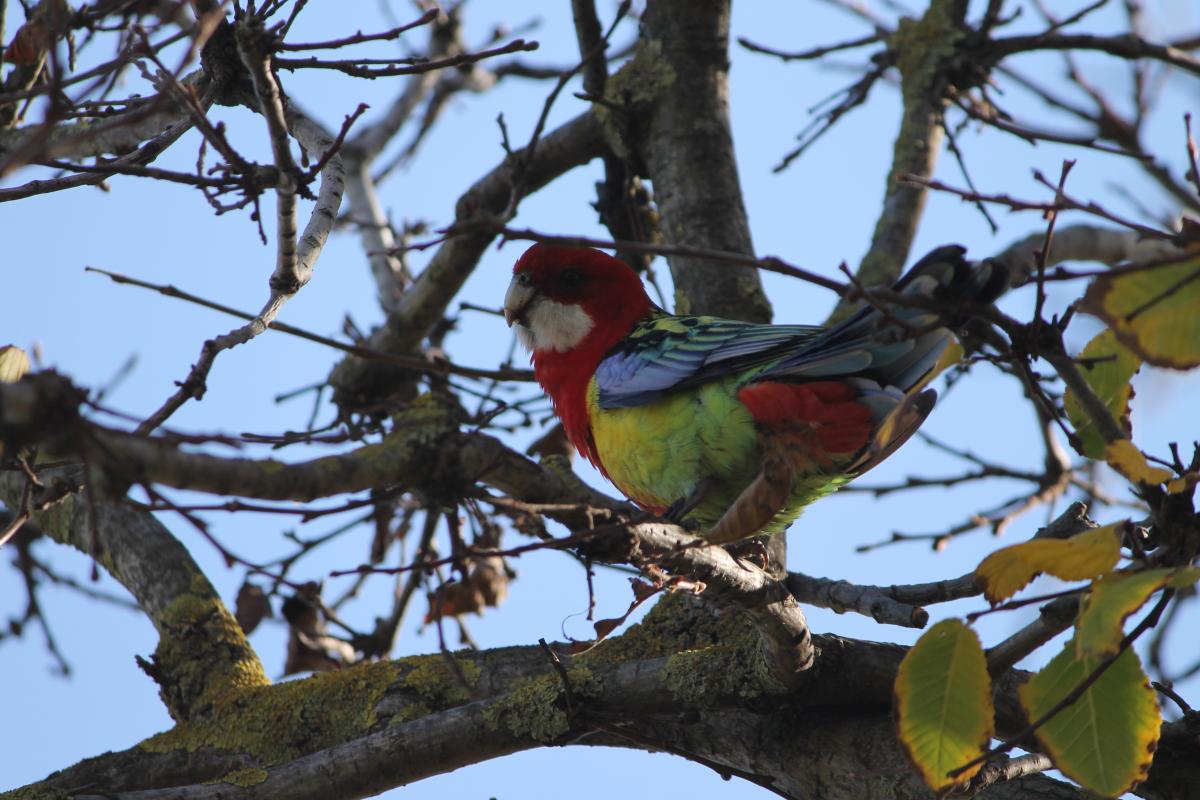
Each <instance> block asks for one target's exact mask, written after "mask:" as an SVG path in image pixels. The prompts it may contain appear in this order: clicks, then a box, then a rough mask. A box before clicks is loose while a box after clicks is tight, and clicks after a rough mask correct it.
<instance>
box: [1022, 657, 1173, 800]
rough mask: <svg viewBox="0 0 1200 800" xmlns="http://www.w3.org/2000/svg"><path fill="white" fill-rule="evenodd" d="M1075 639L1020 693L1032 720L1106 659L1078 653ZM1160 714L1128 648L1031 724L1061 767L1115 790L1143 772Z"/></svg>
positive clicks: (1098, 787)
mask: <svg viewBox="0 0 1200 800" xmlns="http://www.w3.org/2000/svg"><path fill="white" fill-rule="evenodd" d="M1075 653H1076V645H1075V642H1074V640H1072V641H1070V642H1067V645H1066V647H1064V648H1063V651H1062V652H1061V653H1059V654H1058V655H1057V656H1055V657H1054V659H1053V660H1052V661H1051V662H1050V663H1049V664H1047V665H1046V666H1045V667H1043V668H1042V670H1041V671H1040V672H1039V673H1037V674H1036V675H1034V676H1033V677H1032V678H1030V679H1029V680H1028V681H1027V682H1026V683H1024V684H1023V685H1022V686H1021V687H1020V689H1019V690H1018V692H1017V694H1018V696H1019V697H1020V700H1021V707H1022V708H1023V709H1024V710H1025V715H1026V716H1027V717H1028V718H1029V721H1030V722H1031V723H1032V722H1034V721H1036V720H1038V719H1040V718H1041V717H1042V716H1044V715H1045V714H1046V713H1048V712H1049V711H1050V710H1051V709H1053V708H1054V707H1055V706H1057V705H1058V704H1059V702H1060V701H1062V700H1064V699H1065V698H1066V697H1067V696H1068V695H1069V694H1071V693H1072V692H1073V691H1074V690H1075V689H1076V688H1077V687H1078V686H1080V685H1082V683H1083V681H1084V680H1086V679H1087V678H1088V677H1090V676H1091V675H1092V674H1093V673H1094V672H1095V670H1096V668H1097V667H1099V666H1100V665H1101V663H1103V661H1104V659H1103V658H1077V657H1076V655H1075ZM1161 725H1162V717H1161V716H1160V715H1159V711H1158V700H1157V698H1156V697H1155V696H1154V690H1153V689H1151V688H1150V683H1149V681H1148V680H1147V678H1146V673H1145V672H1143V671H1142V665H1141V662H1140V661H1138V657H1137V654H1136V653H1134V652H1133V650H1132V649H1130V650H1126V651H1125V652H1124V653H1122V654H1121V655H1120V656H1118V657H1117V659H1116V660H1115V661H1113V663H1112V664H1111V665H1109V667H1108V668H1107V669H1106V670H1105V671H1104V673H1103V674H1101V675H1100V677H1099V678H1097V679H1096V681H1095V682H1094V683H1093V684H1091V686H1089V687H1088V688H1087V689H1086V690H1085V691H1084V692H1083V693H1082V694H1081V695H1080V696H1079V698H1078V699H1077V700H1075V702H1074V703H1072V704H1071V705H1069V706H1067V707H1065V708H1063V709H1062V710H1061V711H1059V712H1058V713H1057V714H1055V715H1054V716H1053V717H1051V718H1050V719H1049V721H1047V722H1046V723H1044V724H1043V725H1041V726H1040V727H1038V728H1037V729H1036V730H1035V731H1034V736H1035V737H1037V740H1038V742H1039V744H1041V747H1042V750H1043V752H1045V753H1046V755H1048V756H1049V757H1050V760H1051V761H1053V762H1054V766H1056V767H1058V769H1060V770H1061V771H1062V772H1063V774H1065V775H1066V776H1067V777H1069V778H1071V779H1072V780H1074V781H1077V782H1078V783H1079V784H1081V785H1082V786H1083V787H1084V788H1085V789H1087V790H1089V791H1091V792H1094V793H1095V794H1098V795H1101V796H1103V797H1118V796H1120V795H1121V794H1123V793H1125V792H1127V791H1129V790H1130V789H1131V788H1133V787H1134V786H1135V785H1136V784H1138V783H1139V782H1141V781H1143V780H1145V779H1146V776H1147V775H1148V774H1149V773H1150V762H1151V759H1152V757H1153V754H1154V749H1155V747H1156V746H1157V744H1158V735H1159V728H1160V727H1161Z"/></svg>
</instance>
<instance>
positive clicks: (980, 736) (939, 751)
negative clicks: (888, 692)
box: [895, 619, 995, 794]
mask: <svg viewBox="0 0 1200 800" xmlns="http://www.w3.org/2000/svg"><path fill="white" fill-rule="evenodd" d="M895 696H896V698H895V708H896V724H897V728H898V731H899V736H900V743H901V744H902V745H903V746H904V752H905V753H907V754H908V757H909V760H910V761H912V763H913V766H914V767H916V769H917V772H918V773H920V775H921V779H922V780H924V781H925V783H926V785H928V786H929V788H930V789H932V790H933V791H934V792H937V793H938V794H942V793H944V792H946V791H947V790H948V789H950V788H951V787H953V786H955V785H957V784H959V783H961V782H963V781H965V780H968V779H970V778H971V776H972V775H974V774H975V773H976V772H978V771H979V768H980V767H981V766H982V764H976V765H975V766H973V767H971V768H970V769H968V770H965V771H963V772H962V773H961V774H959V775H957V776H955V777H954V778H950V777H948V776H947V773H948V772H950V771H951V770H953V769H956V768H958V767H961V766H962V765H964V764H966V763H968V762H970V761H972V760H973V759H975V758H976V757H978V756H980V755H982V754H983V753H984V751H985V750H986V749H987V746H988V742H989V741H990V740H991V738H992V734H993V733H994V732H995V713H994V711H993V709H992V680H991V678H990V677H989V676H988V671H987V660H986V659H985V657H984V654H983V648H982V647H981V646H980V644H979V637H978V636H976V635H975V631H973V630H971V629H970V628H968V627H967V626H966V625H964V624H963V623H962V621H961V620H957V619H947V620H943V621H941V622H939V623H938V624H937V625H934V626H933V627H932V628H930V629H929V630H928V631H926V632H925V633H924V634H923V635H922V636H921V638H920V639H919V640H918V641H917V643H916V644H915V645H913V647H912V649H911V650H909V651H908V654H907V655H905V657H904V661H902V662H901V663H900V671H899V672H898V673H897V675H896V685H895Z"/></svg>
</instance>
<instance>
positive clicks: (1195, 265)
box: [1083, 258, 1200, 369]
mask: <svg viewBox="0 0 1200 800" xmlns="http://www.w3.org/2000/svg"><path fill="white" fill-rule="evenodd" d="M1083 310H1084V311H1087V312H1088V313H1090V314H1095V315H1096V316H1098V317H1100V318H1101V319H1102V320H1104V321H1105V322H1106V323H1108V327H1110V328H1112V330H1113V332H1114V333H1116V335H1117V338H1119V339H1120V340H1121V341H1122V342H1123V343H1124V344H1125V345H1126V346H1127V347H1129V349H1131V350H1133V352H1135V353H1136V354H1137V355H1138V356H1140V357H1141V358H1142V359H1143V360H1144V361H1148V362H1149V363H1151V364H1155V365H1156V366H1160V367H1171V368H1172V369H1189V368H1191V367H1194V366H1197V365H1200V259H1198V258H1190V259H1189V260H1187V261H1184V262H1182V263H1178V264H1164V265H1162V266H1159V267H1154V268H1152V269H1145V270H1138V271H1136V272H1127V273H1124V274H1119V275H1101V276H1100V277H1099V278H1096V280H1094V281H1092V285H1091V286H1089V287H1088V290H1087V293H1086V294H1085V295H1084V297H1083Z"/></svg>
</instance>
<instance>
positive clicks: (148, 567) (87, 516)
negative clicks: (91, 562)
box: [0, 468, 269, 721]
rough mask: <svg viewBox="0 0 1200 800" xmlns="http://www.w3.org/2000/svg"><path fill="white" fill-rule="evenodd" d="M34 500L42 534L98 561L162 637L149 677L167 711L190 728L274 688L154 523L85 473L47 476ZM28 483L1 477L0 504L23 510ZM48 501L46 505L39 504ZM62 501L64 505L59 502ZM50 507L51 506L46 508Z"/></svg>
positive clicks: (207, 587)
mask: <svg viewBox="0 0 1200 800" xmlns="http://www.w3.org/2000/svg"><path fill="white" fill-rule="evenodd" d="M39 478H40V479H41V480H42V482H43V484H45V487H46V488H44V489H39V490H38V491H37V492H35V498H34V502H35V506H37V507H40V506H46V507H45V508H44V510H42V511H41V512H40V513H38V514H36V515H35V520H36V522H37V524H38V526H39V527H40V529H41V530H42V532H43V533H44V534H45V535H46V536H48V537H50V538H51V539H53V540H54V541H57V542H59V543H60V544H66V545H70V546H72V547H74V548H76V549H77V550H80V551H82V552H84V553H87V554H89V555H91V556H93V557H94V558H95V559H96V561H97V563H99V564H100V565H102V566H103V567H104V568H105V569H106V570H108V572H109V573H110V574H111V575H112V576H113V577H114V578H115V579H116V580H117V581H118V582H119V583H120V584H121V585H122V586H124V587H125V588H126V589H128V590H129V592H130V593H131V594H132V595H133V596H134V598H135V599H136V600H137V603H138V606H139V607H141V609H142V611H143V612H145V614H146V616H147V617H149V618H150V621H151V622H152V623H153V624H154V627H155V629H156V630H157V631H158V634H159V643H158V647H157V648H156V649H155V652H154V658H153V663H152V664H150V665H147V667H146V669H147V671H149V672H150V674H151V676H152V677H153V678H154V679H155V681H156V682H157V683H158V684H159V688H160V693H161V695H162V698H163V702H164V703H165V704H166V706H167V710H168V711H169V712H170V713H171V716H172V717H173V718H175V719H176V720H179V721H183V720H189V719H194V718H196V717H199V716H204V715H206V714H209V713H211V712H212V710H213V707H214V705H215V704H216V703H218V702H219V700H220V698H222V697H226V696H228V695H229V694H230V693H232V692H234V691H236V690H238V689H242V688H245V687H248V686H261V685H264V684H266V683H268V682H269V681H268V680H267V677H266V674H265V673H264V672H263V668H262V665H261V664H260V663H259V661H258V656H257V655H255V653H254V651H253V650H252V649H251V647H250V644H249V643H248V642H247V641H246V638H245V636H244V635H243V634H242V630H241V628H240V627H239V626H238V624H237V622H236V621H235V620H234V618H233V615H232V614H230V613H229V611H228V610H227V609H226V608H225V606H224V604H223V603H222V602H221V599H220V597H218V596H217V594H216V592H215V591H214V590H213V587H212V585H211V584H210V583H209V582H208V579H207V578H206V577H205V576H204V573H203V572H201V571H200V568H199V567H198V566H197V565H196V563H195V561H193V560H192V557H191V554H190V553H188V551H187V549H186V548H185V547H184V546H183V545H181V544H180V543H179V541H178V540H176V539H175V537H173V536H172V535H171V534H170V532H169V531H167V529H166V528H165V527H164V526H163V525H162V523H161V522H159V521H158V520H157V519H156V518H155V517H154V516H153V515H151V514H149V513H147V512H144V511H139V510H136V509H133V508H131V507H129V506H127V505H124V504H121V503H119V502H115V501H111V500H107V499H104V498H99V497H96V496H95V490H94V489H84V488H83V485H82V480H83V479H82V470H79V469H62V468H60V469H53V470H43V471H42V472H41V474H40V475H39ZM24 482H25V477H24V476H23V475H22V474H21V473H17V472H0V499H3V500H4V502H5V504H6V505H8V506H9V507H10V508H16V507H18V505H17V503H16V499H17V498H18V497H19V496H20V493H21V491H22V490H23V489H22V485H23V484H24ZM43 495H45V496H46V500H44V501H43V500H41V499H40V497H41V496H43ZM53 498H60V499H53ZM47 503H49V504H48V505H47Z"/></svg>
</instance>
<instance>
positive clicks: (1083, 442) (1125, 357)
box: [1063, 328, 1142, 459]
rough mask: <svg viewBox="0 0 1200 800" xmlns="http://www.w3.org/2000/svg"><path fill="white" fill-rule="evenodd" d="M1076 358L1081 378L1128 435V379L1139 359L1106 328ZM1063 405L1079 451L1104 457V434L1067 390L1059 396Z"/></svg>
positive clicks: (1134, 371)
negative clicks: (1080, 361) (1073, 430)
mask: <svg viewBox="0 0 1200 800" xmlns="http://www.w3.org/2000/svg"><path fill="white" fill-rule="evenodd" d="M1079 358H1080V359H1081V360H1083V361H1084V363H1083V365H1081V368H1080V372H1081V373H1082V375H1083V377H1084V380H1086V381H1087V383H1088V386H1090V387H1091V388H1092V391H1093V392H1095V393H1096V396H1097V397H1099V398H1100V400H1101V402H1103V403H1104V405H1105V406H1106V407H1107V408H1108V411H1109V413H1110V414H1112V416H1113V419H1115V420H1116V421H1117V424H1119V425H1120V426H1121V427H1122V428H1123V429H1124V431H1125V435H1126V436H1129V434H1130V432H1131V428H1130V426H1129V399H1130V397H1132V396H1133V387H1132V386H1130V385H1129V381H1130V379H1131V378H1133V376H1134V375H1136V374H1137V371H1138V370H1139V369H1140V368H1141V366H1142V362H1141V359H1139V358H1138V357H1137V356H1135V355H1134V354H1133V353H1132V352H1130V350H1129V348H1127V347H1125V346H1124V345H1122V344H1121V343H1120V342H1118V341H1117V337H1116V335H1115V334H1113V332H1112V331H1111V330H1109V329H1107V328H1106V329H1105V330H1103V331H1101V332H1100V333H1099V334H1098V335H1097V336H1096V338H1094V339H1092V340H1091V341H1090V342H1088V344H1087V347H1085V348H1083V352H1081V353H1080V354H1079ZM1063 407H1064V408H1065V409H1066V412H1067V418H1068V419H1070V420H1071V424H1072V425H1074V426H1075V433H1076V434H1077V435H1078V436H1079V452H1080V454H1081V455H1084V456H1087V457H1088V458H1097V459H1099V458H1104V446H1105V441H1104V437H1103V436H1101V435H1100V432H1099V431H1097V430H1096V424H1095V422H1093V420H1092V418H1091V417H1090V416H1089V415H1088V413H1087V412H1086V411H1085V410H1084V409H1083V406H1082V405H1080V403H1079V400H1078V399H1077V398H1076V397H1075V393H1074V392H1072V391H1071V390H1070V389H1068V390H1067V392H1066V394H1065V395H1063Z"/></svg>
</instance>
